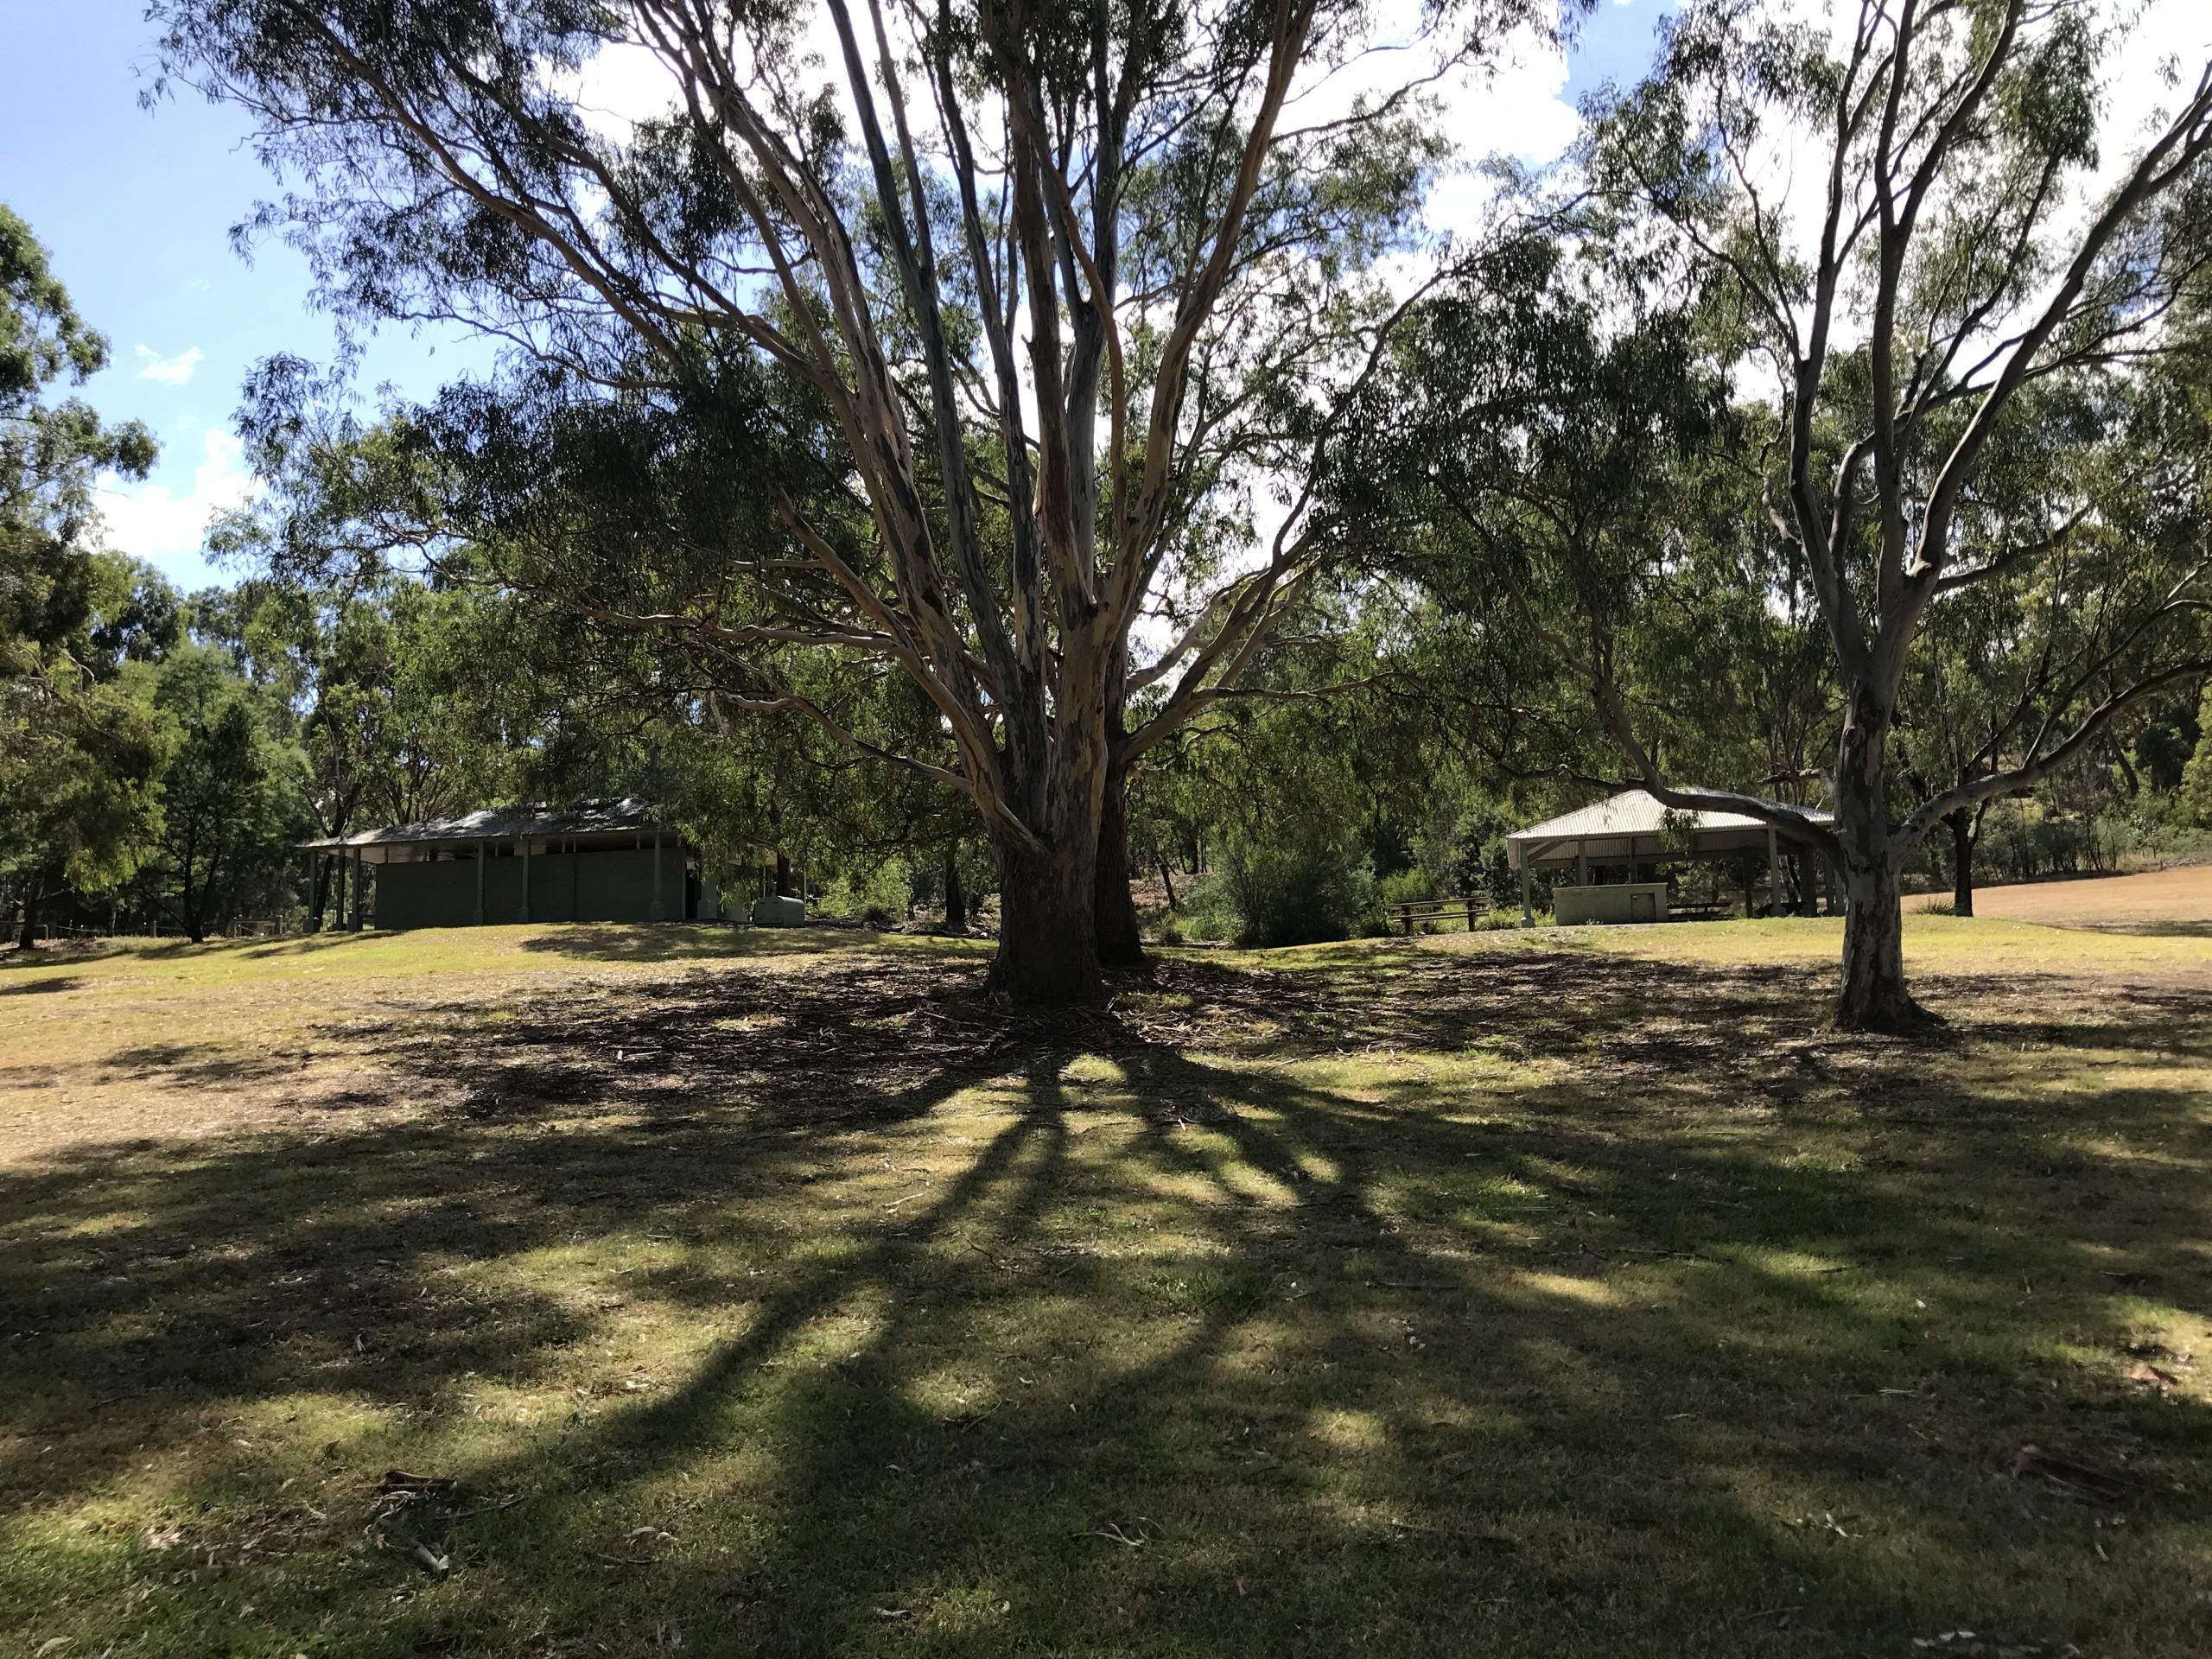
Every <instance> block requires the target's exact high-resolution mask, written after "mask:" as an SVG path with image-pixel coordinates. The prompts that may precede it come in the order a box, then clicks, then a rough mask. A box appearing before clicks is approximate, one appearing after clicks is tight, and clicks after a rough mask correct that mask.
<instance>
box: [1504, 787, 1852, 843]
mask: <svg viewBox="0 0 2212 1659" xmlns="http://www.w3.org/2000/svg"><path fill="white" fill-rule="evenodd" d="M1667 810H1668V809H1667V808H1666V807H1664V806H1662V804H1660V803H1659V802H1658V801H1657V800H1656V798H1653V797H1651V796H1649V795H1647V794H1645V793H1644V792H1643V791H1642V790H1640V789H1630V790H1624V791H1622V792H1621V793H1619V794H1618V795H1614V796H1611V797H1608V798H1606V799H1605V800H1602V801H1599V802H1596V803H1594V804H1592V805H1589V806H1586V807H1582V808H1580V809H1578V810H1575V811H1573V812H1568V813H1565V814H1562V815H1561V816H1560V817H1556V818H1547V819H1545V820H1544V821H1543V822H1542V823H1532V824H1530V825H1529V827H1528V828H1527V829H1516V830H1515V831H1514V832H1513V833H1512V834H1511V835H1510V836H1507V837H1506V839H1507V840H1508V841H1559V840H1563V839H1567V838H1570V837H1573V836H1656V835H1657V834H1658V833H1659V832H1660V831H1661V830H1662V829H1664V828H1665V823H1664V820H1665V817H1666V814H1667ZM1802 810H1803V812H1804V814H1805V816H1806V817H1808V818H1811V819H1813V820H1815V822H1817V823H1827V821H1828V817H1829V814H1827V812H1824V811H1822V810H1820V809H1819V808H1817V807H1806V808H1803V809H1802ZM1685 817H1694V818H1695V819H1696V820H1697V828H1698V829H1765V828H1766V820H1765V819H1764V818H1752V817H1745V815H1744V814H1742V813H1740V812H1713V811H1701V812H1696V813H1687V812H1681V811H1677V812H1676V813H1675V822H1676V823H1681V820H1682V819H1683V818H1685Z"/></svg>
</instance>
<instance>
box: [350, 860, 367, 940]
mask: <svg viewBox="0 0 2212 1659" xmlns="http://www.w3.org/2000/svg"><path fill="white" fill-rule="evenodd" d="M365 874H366V871H365V868H364V867H363V865H362V863H361V849H359V848H358V847H356V848H355V849H353V909H352V910H350V911H349V912H346V914H347V918H348V919H347V921H346V931H347V932H349V933H358V932H359V931H361V887H362V878H363V876H364V875H365Z"/></svg>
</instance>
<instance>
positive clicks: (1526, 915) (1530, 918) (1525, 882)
mask: <svg viewBox="0 0 2212 1659" xmlns="http://www.w3.org/2000/svg"><path fill="white" fill-rule="evenodd" d="M1531 880H1532V877H1531V873H1530V871H1529V855H1528V854H1526V853H1525V852H1524V853H1522V855H1521V925H1522V926H1523V927H1534V926H1535V925H1536V907H1535V904H1534V903H1533V902H1532V895H1531V894H1530V893H1529V886H1530V883H1531ZM1470 925H1472V924H1470Z"/></svg>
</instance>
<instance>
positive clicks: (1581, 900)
mask: <svg viewBox="0 0 2212 1659" xmlns="http://www.w3.org/2000/svg"><path fill="white" fill-rule="evenodd" d="M1552 918H1553V919H1554V920H1555V921H1556V922H1558V923H1559V925H1560V926H1562V927H1575V926H1579V925H1582V924H1584V923H1597V924H1599V925H1622V924H1625V923H1629V922H1663V921H1665V920H1666V919H1667V884H1666V883H1665V882H1664V881H1617V882H1611V883H1609V884H1607V885H1606V886H1604V887H1554V888H1553V889H1552Z"/></svg>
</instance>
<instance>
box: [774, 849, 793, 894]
mask: <svg viewBox="0 0 2212 1659" xmlns="http://www.w3.org/2000/svg"><path fill="white" fill-rule="evenodd" d="M776 896H777V897H778V898H779V899H788V898H790V897H791V859H790V858H789V857H788V856H787V855H785V852H784V849H782V848H780V847H779V848H777V849H776Z"/></svg>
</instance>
